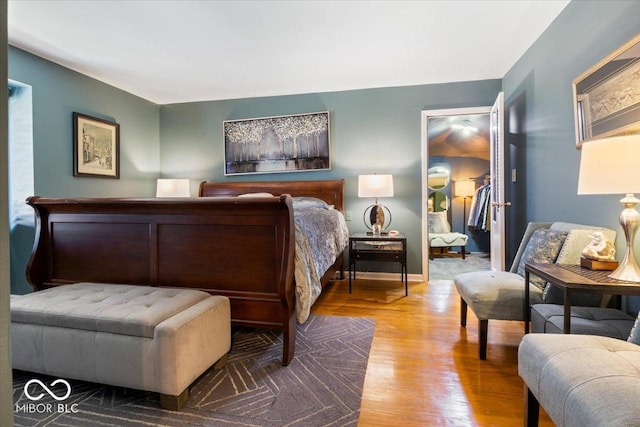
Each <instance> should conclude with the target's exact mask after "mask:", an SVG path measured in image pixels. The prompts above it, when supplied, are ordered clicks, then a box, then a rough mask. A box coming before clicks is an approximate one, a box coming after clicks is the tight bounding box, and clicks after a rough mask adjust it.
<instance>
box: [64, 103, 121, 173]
mask: <svg viewBox="0 0 640 427" xmlns="http://www.w3.org/2000/svg"><path fill="white" fill-rule="evenodd" d="M73 176H87V177H96V178H115V179H119V178H120V125H119V124H118V123H115V122H110V121H108V120H103V119H99V118H97V117H91V116H87V115H84V114H81V113H77V112H74V113H73Z"/></svg>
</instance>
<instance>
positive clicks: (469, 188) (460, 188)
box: [454, 181, 476, 197]
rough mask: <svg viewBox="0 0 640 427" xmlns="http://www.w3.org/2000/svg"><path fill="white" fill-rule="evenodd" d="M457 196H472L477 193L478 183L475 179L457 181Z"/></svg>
mask: <svg viewBox="0 0 640 427" xmlns="http://www.w3.org/2000/svg"><path fill="white" fill-rule="evenodd" d="M454 190H455V193H454V194H455V196H456V197H471V196H473V195H474V194H476V183H475V182H473V181H456V185H455V189H454Z"/></svg>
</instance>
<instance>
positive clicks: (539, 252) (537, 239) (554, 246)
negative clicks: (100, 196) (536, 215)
mask: <svg viewBox="0 0 640 427" xmlns="http://www.w3.org/2000/svg"><path fill="white" fill-rule="evenodd" d="M566 237H567V233H564V232H560V231H555V230H549V229H547V228H540V229H538V230H536V231H534V232H533V234H531V237H530V238H529V241H528V242H527V246H526V247H525V248H524V252H523V253H522V258H520V264H518V270H517V273H518V274H519V275H521V276H524V265H525V264H526V263H527V262H538V263H550V262H555V261H556V258H558V254H559V253H560V249H562V244H563V243H564V240H565V238H566ZM529 283H530V284H532V285H535V286H537V287H539V288H540V289H543V290H544V288H545V286H546V282H545V281H544V280H543V279H541V278H539V277H536V276H534V275H533V274H532V275H530V278H529Z"/></svg>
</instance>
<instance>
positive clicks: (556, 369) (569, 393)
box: [518, 334, 640, 427]
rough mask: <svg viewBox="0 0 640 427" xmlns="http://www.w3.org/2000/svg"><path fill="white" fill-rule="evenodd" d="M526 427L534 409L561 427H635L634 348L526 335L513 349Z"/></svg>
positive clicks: (639, 360) (586, 338)
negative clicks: (523, 389)
mask: <svg viewBox="0 0 640 427" xmlns="http://www.w3.org/2000/svg"><path fill="white" fill-rule="evenodd" d="M518 373H519V374H520V376H521V377H522V379H523V380H524V382H525V384H526V387H527V390H526V392H527V393H526V406H525V408H526V409H525V410H526V417H527V420H526V423H525V425H527V426H537V425H538V414H539V406H540V405H542V407H544V409H545V410H546V412H547V414H548V415H549V417H550V418H551V419H552V420H553V422H554V423H555V424H556V425H558V426H563V427H602V426H607V427H616V426H619V427H623V426H624V427H629V426H639V425H640V410H638V396H640V346H638V345H636V344H634V343H631V342H627V341H623V340H619V339H616V338H610V337H601V336H595V335H559V334H528V335H525V337H524V338H523V340H522V342H521V343H520V346H519V348H518Z"/></svg>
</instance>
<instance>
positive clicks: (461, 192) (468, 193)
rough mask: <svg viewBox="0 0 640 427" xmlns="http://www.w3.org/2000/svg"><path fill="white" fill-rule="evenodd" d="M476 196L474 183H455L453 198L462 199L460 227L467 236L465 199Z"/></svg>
mask: <svg viewBox="0 0 640 427" xmlns="http://www.w3.org/2000/svg"><path fill="white" fill-rule="evenodd" d="M474 194H476V183H475V182H474V181H456V184H455V188H454V196H456V197H464V200H463V202H462V227H463V232H462V233H463V234H467V197H473V195H474Z"/></svg>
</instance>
